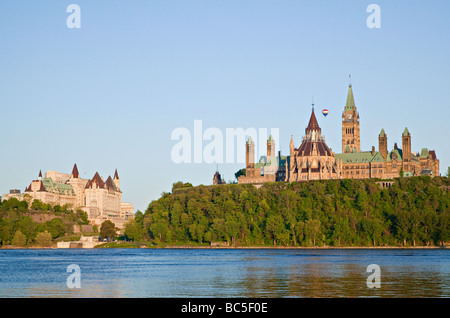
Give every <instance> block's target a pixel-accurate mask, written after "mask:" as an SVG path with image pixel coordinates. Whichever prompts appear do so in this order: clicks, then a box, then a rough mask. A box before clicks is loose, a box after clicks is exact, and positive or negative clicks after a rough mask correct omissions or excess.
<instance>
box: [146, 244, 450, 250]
mask: <svg viewBox="0 0 450 318" xmlns="http://www.w3.org/2000/svg"><path fill="white" fill-rule="evenodd" d="M149 248H166V249H269V250H270V249H272V250H279V249H281V250H283V249H285V250H351V249H360V250H361V249H449V248H450V247H449V246H189V245H176V246H165V247H149Z"/></svg>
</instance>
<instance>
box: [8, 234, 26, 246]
mask: <svg viewBox="0 0 450 318" xmlns="http://www.w3.org/2000/svg"><path fill="white" fill-rule="evenodd" d="M11 245H14V246H25V245H27V237H26V236H25V234H23V233H22V232H21V231H20V230H18V231H16V234H14V237H13V239H12V242H11Z"/></svg>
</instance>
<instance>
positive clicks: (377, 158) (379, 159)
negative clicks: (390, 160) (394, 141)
mask: <svg viewBox="0 0 450 318" xmlns="http://www.w3.org/2000/svg"><path fill="white" fill-rule="evenodd" d="M384 161H385V160H384V158H383V156H382V155H381V153H379V152H377V153H376V154H375V156H373V157H372V159H371V160H370V162H384Z"/></svg>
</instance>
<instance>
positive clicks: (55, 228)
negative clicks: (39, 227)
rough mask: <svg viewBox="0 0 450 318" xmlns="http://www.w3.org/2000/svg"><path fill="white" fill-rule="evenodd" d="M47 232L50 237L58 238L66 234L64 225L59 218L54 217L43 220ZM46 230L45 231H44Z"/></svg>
mask: <svg viewBox="0 0 450 318" xmlns="http://www.w3.org/2000/svg"><path fill="white" fill-rule="evenodd" d="M45 225H46V228H47V230H48V232H50V234H51V235H52V238H53V239H55V238H58V237H61V236H64V234H66V227H65V226H64V223H63V221H62V220H61V219H60V218H54V219H53V220H51V221H47V222H45ZM46 232H47V231H46Z"/></svg>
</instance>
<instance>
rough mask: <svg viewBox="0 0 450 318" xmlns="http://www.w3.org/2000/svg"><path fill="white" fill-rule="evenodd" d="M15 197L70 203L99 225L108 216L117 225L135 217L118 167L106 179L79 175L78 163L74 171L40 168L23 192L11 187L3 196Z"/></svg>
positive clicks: (54, 203) (53, 203) (63, 203)
mask: <svg viewBox="0 0 450 318" xmlns="http://www.w3.org/2000/svg"><path fill="white" fill-rule="evenodd" d="M11 197H16V198H18V199H19V200H27V199H28V201H30V203H31V202H32V201H33V200H35V199H37V200H40V201H42V202H44V203H50V204H52V205H61V206H62V205H68V206H70V207H72V208H74V209H77V208H79V209H82V210H84V211H86V212H87V215H88V219H89V220H90V221H91V223H92V224H97V225H100V224H101V223H103V221H105V220H111V221H112V222H113V223H115V224H116V226H117V227H119V228H121V227H123V225H124V223H125V222H126V221H127V220H128V219H132V218H133V216H134V214H133V205H132V204H131V203H129V202H122V191H121V190H120V179H119V175H118V173H117V169H116V171H115V173H114V177H113V178H111V176H109V177H108V178H107V179H106V181H105V180H103V178H102V177H100V175H99V174H98V172H96V173H95V175H94V176H93V177H92V179H84V178H81V177H80V174H79V172H78V167H77V165H76V164H75V165H74V166H73V169H72V173H71V174H66V173H61V172H57V171H47V172H46V173H45V177H42V172H41V171H39V176H38V178H37V179H36V180H33V181H31V183H30V185H29V186H28V187H26V188H25V192H24V193H20V191H18V190H11V191H10V193H9V194H4V195H3V196H2V200H7V199H9V198H11Z"/></svg>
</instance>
